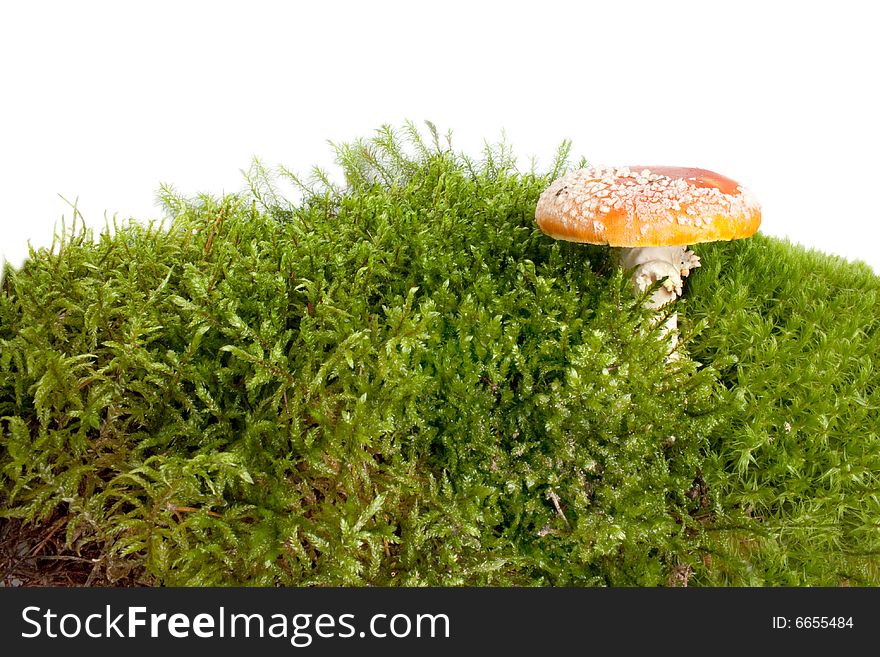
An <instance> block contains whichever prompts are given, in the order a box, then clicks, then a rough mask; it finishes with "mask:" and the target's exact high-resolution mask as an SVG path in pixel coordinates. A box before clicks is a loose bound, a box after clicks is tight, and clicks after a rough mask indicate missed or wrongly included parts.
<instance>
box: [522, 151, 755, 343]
mask: <svg viewBox="0 0 880 657" xmlns="http://www.w3.org/2000/svg"><path fill="white" fill-rule="evenodd" d="M535 220H536V221H537V222H538V226H539V227H540V229H541V230H542V231H544V232H545V233H547V234H548V235H550V236H551V237H553V238H555V239H561V240H568V241H571V242H582V243H588V244H607V245H609V246H611V247H614V250H615V252H616V259H617V262H618V264H619V265H620V266H621V267H622V268H623V269H625V270H627V271H631V272H632V273H631V279H630V280H631V282H632V285H633V288H634V290H635V291H636V293H644V292H645V291H647V290H648V289H649V288H651V286H652V285H654V284H655V283H657V282H658V281H660V282H661V283H660V286H659V287H657V289H655V290H654V292H653V293H652V294H651V296H650V297H649V298H648V300H647V301H646V302H645V306H646V307H648V308H651V309H654V310H657V309H659V308H661V307H663V306H665V305H666V304H667V303H670V302H671V301H674V300H675V299H677V298H678V297H679V296H681V294H682V286H683V284H684V278H685V277H686V276H687V275H688V274H689V273H690V271H691V269H694V268H696V267H699V266H700V258H699V256H697V255H696V254H695V253H694V252H693V251H690V250H689V249H688V248H687V247H688V245H689V244H697V243H699V242H713V241H716V240H734V239H740V238H743V237H749V236H751V235H753V234H754V233H755V231H756V230H757V229H758V226H759V224H760V223H761V208H760V205H759V204H758V202H757V200H756V199H755V198H754V196H752V195H751V194H750V193H749V192H748V191H746V190H745V189H744V188H743V187H742V186H741V185H740V184H739V183H737V182H736V181H735V180H731V179H730V178H727V177H725V176H722V175H720V174H717V173H715V172H713V171H707V170H706V169H693V168H684V167H671V166H647V167H646V166H624V167H610V166H597V167H588V168H585V169H578V170H577V171H572V172H570V173H567V174H566V175H564V176H562V177H561V178H558V179H556V180H554V181H553V182H552V183H551V184H550V186H549V187H548V188H547V189H546V190H544V192H543V193H542V194H541V196H540V198H539V199H538V205H537V207H536V208H535ZM677 328H678V317H677V314H676V313H672V314H671V315H670V316H669V317H668V319H667V320H666V327H665V332H666V333H667V334H668V335H670V337H671V342H672V347H673V348H674V347H675V346H676V344H677Z"/></svg>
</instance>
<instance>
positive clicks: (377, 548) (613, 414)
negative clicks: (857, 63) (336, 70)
mask: <svg viewBox="0 0 880 657" xmlns="http://www.w3.org/2000/svg"><path fill="white" fill-rule="evenodd" d="M568 150H569V149H568V144H566V143H564V144H563V145H562V147H561V148H560V150H559V153H558V154H557V158H556V160H555V162H554V163H553V164H552V165H551V166H550V167H549V168H548V170H547V171H544V172H537V171H535V170H534V169H533V170H531V171H528V172H522V171H519V170H517V168H516V165H515V159H514V157H513V155H512V154H511V152H510V149H509V148H508V147H507V146H506V145H505V144H503V143H502V144H496V145H488V146H487V147H486V149H485V151H484V152H483V153H481V154H479V155H478V156H476V157H468V156H466V155H463V154H460V153H456V152H454V151H453V150H452V148H451V147H450V145H449V143H448V141H445V140H444V138H443V137H442V136H440V135H438V134H437V132H436V130H434V128H433V126H430V125H429V130H428V134H427V135H422V134H420V132H419V131H418V130H417V129H416V128H415V127H414V126H413V125H412V124H406V125H405V126H402V127H401V128H399V129H392V128H390V127H387V126H385V127H383V128H381V129H379V130H377V131H376V133H375V134H374V135H373V136H372V137H370V138H367V139H363V140H358V141H356V142H353V143H350V144H344V145H341V146H338V147H337V148H336V152H337V156H338V162H339V164H340V166H341V167H342V170H343V172H344V175H345V181H346V182H345V185H336V184H334V183H332V182H331V181H330V180H329V179H328V178H327V176H326V175H325V174H323V173H322V172H315V174H314V175H313V176H312V178H311V179H310V181H308V182H307V183H304V182H303V181H302V180H301V179H300V178H297V177H296V176H294V175H292V174H291V173H290V172H288V171H286V170H284V169H278V170H273V171H267V170H266V169H264V168H263V167H262V166H261V165H260V164H259V163H257V162H255V163H254V165H253V166H252V168H251V170H250V171H249V172H248V174H247V177H246V179H247V182H248V189H247V191H246V192H242V193H240V194H234V195H228V196H224V197H211V196H208V195H202V196H199V197H195V198H186V197H184V196H181V195H179V194H176V193H175V192H174V191H173V190H172V189H170V188H164V189H163V192H162V197H163V199H164V203H165V206H166V209H167V211H168V214H169V216H170V217H172V218H173V219H172V220H170V221H167V222H165V223H162V224H149V225H148V224H145V223H138V222H132V223H129V224H126V225H124V226H116V227H115V229H113V230H110V229H108V230H105V231H102V232H101V233H100V234H97V235H94V234H93V233H92V232H91V231H89V230H85V229H81V228H73V229H71V230H65V231H63V234H61V235H59V238H58V240H57V242H56V244H54V245H53V247H52V248H51V249H40V250H34V251H32V252H31V254H30V257H29V259H28V260H27V261H26V262H25V263H24V265H23V266H22V267H20V268H18V269H14V268H12V267H7V273H6V277H5V279H4V281H3V288H2V293H0V568H2V571H3V572H2V577H3V581H4V583H5V584H6V585H22V584H24V585H26V584H30V583H47V582H49V583H61V584H71V585H73V584H76V585H80V584H96V583H100V584H105V585H108V584H109V585H149V586H155V585H185V586H196V585H198V586H201V585H233V584H241V585H258V586H270V585H284V586H310V585H321V586H336V585H355V586H360V585H373V586H423V585H437V586H478V585H479V586H510V585H523V586H561V585H566V586H605V585H610V586H654V585H662V586H667V585H668V586H675V585H690V586H701V585H702V586H730V585H756V586H764V585H766V586H775V585H795V586H806V585H822V586H838V585H845V584H853V585H877V584H880V566H878V563H880V481H878V473H880V419H878V418H880V385H878V383H880V361H878V358H880V357H878V354H880V278H878V277H877V276H876V275H874V273H873V272H872V271H871V270H870V268H869V267H867V266H866V265H864V264H861V263H852V262H847V261H845V260H842V259H840V258H836V257H832V256H829V255H826V254H822V253H819V252H815V251H808V250H806V249H804V248H802V247H800V246H798V245H796V244H791V243H789V242H786V241H782V240H779V239H775V238H772V237H768V236H765V235H762V234H760V233H759V234H758V235H757V236H755V237H753V238H750V239H747V240H740V241H736V242H728V243H716V244H710V245H697V246H696V247H694V249H695V250H696V251H697V252H698V254H699V255H700V257H701V259H702V262H703V266H702V267H701V268H700V269H697V270H696V271H695V272H693V274H692V275H691V276H690V278H689V279H688V280H687V284H686V287H685V294H684V298H683V299H682V300H681V301H680V302H679V303H678V304H677V310H678V312H679V324H680V326H681V351H682V357H681V358H678V359H676V360H672V361H670V360H669V359H667V349H666V344H665V343H664V341H663V338H662V336H661V335H659V334H658V331H657V329H656V328H654V327H655V323H654V322H652V321H651V318H650V317H649V316H648V315H647V314H646V313H647V311H645V310H644V309H643V308H642V307H641V304H640V300H639V299H636V298H634V297H633V296H632V295H631V293H630V292H629V290H628V286H627V284H626V282H625V279H624V278H623V275H622V273H621V272H620V271H619V270H617V269H616V268H615V267H614V266H613V264H612V263H611V262H610V260H609V258H608V253H607V249H604V248H601V247H591V246H582V245H576V244H569V243H560V242H556V241H554V240H552V239H550V238H548V237H547V236H545V235H543V234H542V233H541V232H540V231H539V230H538V228H537V227H536V225H535V222H534V209H535V203H536V201H537V197H538V195H539V194H540V193H541V191H542V190H543V189H544V188H545V187H546V186H547V184H548V183H549V182H550V180H552V179H553V178H555V177H556V176H558V175H559V174H561V173H562V172H563V171H564V170H566V169H567V168H570V167H571V166H572V165H571V164H570V162H569V159H568ZM289 183H293V184H294V185H296V186H298V188H299V192H298V194H287V195H285V194H283V193H282V189H283V188H284V186H285V185H287V184H289ZM288 196H290V197H294V196H295V197H296V200H290V199H289V198H288ZM76 219H77V215H76V214H75V215H74V223H75V225H78V223H77V222H76ZM41 577H42V579H41Z"/></svg>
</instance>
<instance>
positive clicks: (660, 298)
mask: <svg viewBox="0 0 880 657" xmlns="http://www.w3.org/2000/svg"><path fill="white" fill-rule="evenodd" d="M615 251H616V255H617V261H618V263H619V264H620V266H621V267H622V268H623V269H624V270H632V274H631V275H630V281H631V282H632V285H633V289H634V291H635V292H636V294H642V293H644V292H645V291H646V290H648V289H649V288H650V287H651V286H652V285H654V284H655V283H656V282H657V281H663V283H662V284H661V285H660V287H658V288H657V289H656V290H654V292H653V293H652V294H651V296H650V297H649V298H648V300H647V301H646V302H645V307H646V308H651V309H652V310H657V309H659V308H662V307H663V306H665V305H666V304H667V303H670V302H672V301H675V300H676V299H677V298H678V297H680V296H681V292H682V285H683V283H684V281H683V279H684V278H685V277H687V275H688V274H690V271H691V269H695V268H697V267H699V266H700V257H699V256H698V255H697V254H696V253H694V252H693V251H689V250H688V248H687V247H686V246H644V247H636V248H623V247H619V248H617V249H615ZM664 279H665V280H664ZM663 334H664V335H665V336H668V337H669V340H670V343H671V346H672V347H673V349H674V348H675V347H676V346H677V345H678V313H672V314H671V315H670V316H669V318H668V319H667V320H666V321H665V322H664V326H663Z"/></svg>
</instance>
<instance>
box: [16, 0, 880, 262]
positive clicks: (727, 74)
mask: <svg viewBox="0 0 880 657" xmlns="http://www.w3.org/2000/svg"><path fill="white" fill-rule="evenodd" d="M875 5H876V3H873V2H867V1H865V2H854V1H848V0H835V1H834V2H821V3H819V2H778V1H771V0H759V1H751V0H738V1H736V2H709V1H703V2H685V1H678V0H664V1H663V2H659V1H650V2H647V1H644V2H643V1H634V0H628V1H626V2H617V1H614V0H603V1H602V2H556V1H552V0H542V1H540V2H539V1H536V0H533V1H531V2H522V3H518V2H503V3H502V2H487V1H483V2H480V1H478V0H469V1H467V2H460V1H458V0H443V2H417V1H415V0H412V1H410V2H389V1H379V0H372V1H363V2H340V1H328V0H314V1H312V2H265V1H257V0H248V1H246V2H245V1H242V2H237V3H227V2H218V1H212V2H195V1H189V2H187V1H185V0H174V1H172V2H168V1H165V0H151V1H150V2H139V3H135V2H118V1H115V2H84V1H78V2H45V1H34V0H32V1H29V2H14V3H13V2H5V3H3V4H2V5H0V67H2V69H0V70H2V79H0V85H2V86H0V152H2V156H0V191H2V204H0V250H2V251H3V252H5V253H6V256H7V258H8V259H9V260H10V261H11V262H12V264H13V265H16V266H17V265H20V264H21V262H22V261H23V259H24V258H25V257H26V255H27V243H28V241H30V242H31V243H32V244H33V245H34V246H43V245H47V244H49V243H50V242H51V238H52V234H53V231H54V230H55V229H56V227H60V219H61V217H62V215H64V216H65V217H66V218H67V220H68V223H69V220H70V218H71V215H72V213H71V209H70V207H69V206H68V205H67V204H66V203H65V202H64V201H63V200H61V198H60V197H59V195H62V196H64V197H65V198H67V199H68V200H70V201H74V200H75V199H78V208H79V210H80V211H81V212H82V213H83V214H84V215H85V218H86V221H87V223H89V224H90V225H92V226H95V227H98V228H100V227H102V226H104V224H105V217H109V218H111V219H112V217H113V215H116V216H117V218H118V219H119V220H125V219H127V218H129V217H134V218H137V219H139V220H147V219H151V218H159V217H160V211H159V209H158V207H157V206H156V205H155V202H154V199H155V193H156V191H157V189H158V187H159V184H160V183H162V182H167V183H172V184H173V185H175V186H176V187H177V188H178V189H179V190H180V191H182V192H184V193H186V194H195V193H198V192H202V191H204V192H211V193H216V194H220V193H223V192H232V191H238V190H240V189H241V188H242V186H243V179H242V177H241V173H240V169H243V168H247V166H248V165H249V163H250V160H251V158H252V157H253V156H257V157H259V158H260V159H261V160H263V161H264V162H265V163H266V164H267V165H275V164H284V165H285V166H287V167H288V168H290V169H292V170H294V171H297V172H301V173H307V172H308V170H309V169H310V168H311V167H312V166H313V165H316V164H317V165H320V166H322V167H325V168H330V170H331V173H332V172H333V169H332V167H333V163H332V152H331V150H330V148H329V146H328V145H327V143H326V140H333V141H334V142H341V141H346V140H350V139H353V138H356V137H360V136H369V135H370V134H372V131H373V130H374V129H375V128H376V127H378V126H379V125H380V124H382V123H391V124H393V125H400V124H401V123H402V122H403V121H404V120H405V119H411V120H413V121H415V122H417V123H421V122H422V121H423V120H424V119H429V120H431V121H433V122H434V123H435V124H437V126H438V127H439V128H440V129H441V131H445V130H447V129H452V131H453V146H455V147H456V148H457V149H458V150H463V151H465V152H468V153H471V154H474V155H477V154H478V153H479V150H480V148H481V146H482V143H483V140H484V139H486V140H489V141H496V140H497V139H498V138H500V136H501V133H502V130H503V131H504V132H505V133H506V136H507V139H508V141H509V142H510V143H511V144H512V146H513V148H514V152H515V153H516V154H517V155H519V156H520V158H521V160H522V165H523V166H524V167H526V168H527V167H528V166H529V159H530V158H531V157H536V158H537V161H538V168H539V170H542V165H544V166H549V163H550V162H551V160H552V156H553V153H554V151H555V149H556V147H557V146H558V145H559V143H560V142H561V141H562V140H563V139H565V138H569V139H571V140H573V142H574V146H573V155H574V159H575V161H576V160H577V159H579V158H580V156H585V157H586V158H587V160H588V161H589V162H591V163H593V164H647V165H650V164H675V165H682V166H698V167H704V168H708V169H713V170H715V171H718V172H719V173H722V174H725V175H727V176H729V177H732V178H734V179H736V180H738V181H740V182H741V183H742V184H744V185H745V186H747V187H749V188H751V190H752V191H753V192H754V193H755V194H756V196H757V197H758V199H759V200H760V201H761V202H762V205H763V211H764V222H763V224H762V226H761V230H762V231H763V232H765V233H769V234H772V235H778V236H787V237H789V238H790V239H791V240H792V241H795V242H799V243H801V244H804V245H806V246H808V247H813V248H818V249H821V250H823V251H827V252H830V253H835V254H839V255H842V256H844V257H846V258H849V259H861V260H864V261H866V262H868V263H869V264H870V265H872V266H873V268H874V270H875V271H877V272H880V255H878V249H877V247H878V246H880V203H878V196H880V128H878V121H880V100H878V96H880V94H878V93H877V92H878V88H880V85H878V69H880V66H878V65H880V38H878V25H880V22H878V20H877V15H876V13H877V10H876V9H874V6H875Z"/></svg>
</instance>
